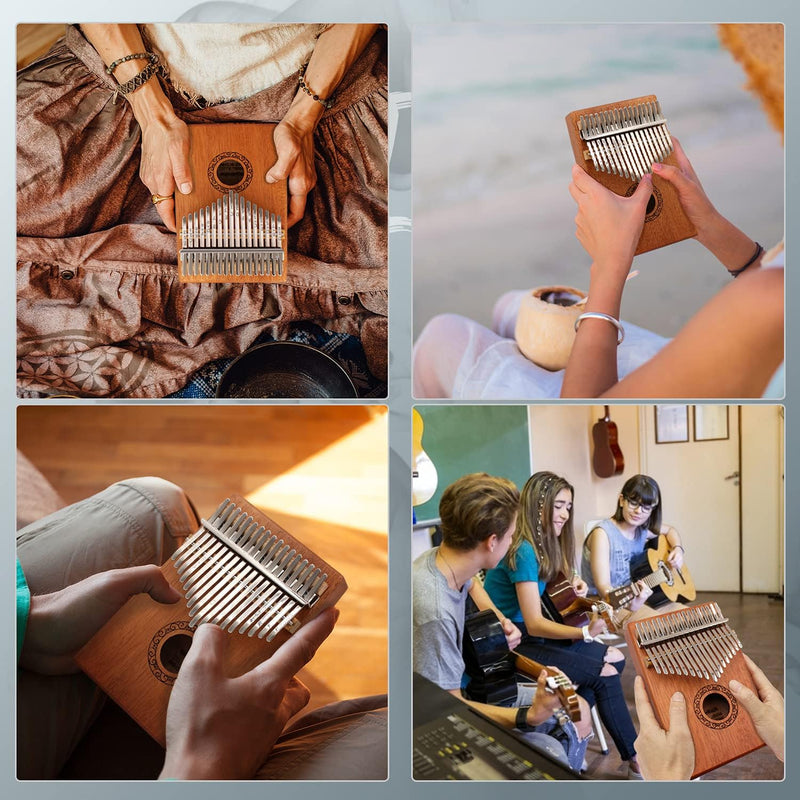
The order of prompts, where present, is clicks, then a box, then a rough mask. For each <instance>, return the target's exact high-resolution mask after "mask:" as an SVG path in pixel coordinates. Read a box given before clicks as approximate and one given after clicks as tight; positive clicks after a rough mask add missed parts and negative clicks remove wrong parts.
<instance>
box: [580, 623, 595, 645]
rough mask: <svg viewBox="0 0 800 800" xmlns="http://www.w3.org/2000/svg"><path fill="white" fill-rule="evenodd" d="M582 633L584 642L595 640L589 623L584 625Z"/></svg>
mask: <svg viewBox="0 0 800 800" xmlns="http://www.w3.org/2000/svg"><path fill="white" fill-rule="evenodd" d="M581 633H582V634H583V641H584V642H593V641H594V637H593V636H592V634H591V633H589V626H588V625H584V626H583V627H582V628H581Z"/></svg>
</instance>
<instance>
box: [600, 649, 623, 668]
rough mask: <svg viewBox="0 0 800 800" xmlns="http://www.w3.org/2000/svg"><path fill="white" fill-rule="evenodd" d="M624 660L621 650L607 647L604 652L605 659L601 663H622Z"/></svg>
mask: <svg viewBox="0 0 800 800" xmlns="http://www.w3.org/2000/svg"><path fill="white" fill-rule="evenodd" d="M624 660H625V656H624V654H623V653H622V651H621V650H619V649H618V648H616V647H609V648H608V650H607V651H606V655H605V658H604V659H603V661H605V662H606V663H607V664H614V663H616V662H617V661H624Z"/></svg>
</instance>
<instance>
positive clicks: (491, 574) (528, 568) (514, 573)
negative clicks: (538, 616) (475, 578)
mask: <svg viewBox="0 0 800 800" xmlns="http://www.w3.org/2000/svg"><path fill="white" fill-rule="evenodd" d="M526 581H532V582H535V583H537V584H538V585H539V595H541V594H542V592H543V591H544V587H545V586H546V584H547V582H546V581H544V580H539V561H538V560H537V558H536V553H535V551H534V549H533V545H532V544H531V543H530V542H523V543H522V544H521V545H520V547H519V550H517V558H516V568H515V569H511V567H510V566H509V565H508V556H506V557H505V558H504V559H503V560H502V561H501V562H500V563H499V564H498V565H497V566H496V567H495V568H494V569H490V570H489V571H488V572H487V573H486V580H485V581H484V588H485V589H486V591H487V592H488V593H489V597H491V598H492V602H493V603H494V604H495V605H496V606H497V608H498V609H499V610H500V611H501V612H502V614H503V616H505V617H508V618H509V619H510V620H511V621H512V622H515V623H520V622H522V610H521V609H520V607H519V600H518V598H517V590H516V587H515V586H514V584H516V583H525V582H526Z"/></svg>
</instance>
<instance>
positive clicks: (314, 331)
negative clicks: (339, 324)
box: [169, 323, 386, 399]
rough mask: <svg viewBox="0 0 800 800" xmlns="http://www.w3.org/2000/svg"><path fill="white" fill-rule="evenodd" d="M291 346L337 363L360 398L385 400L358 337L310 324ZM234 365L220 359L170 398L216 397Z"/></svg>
mask: <svg viewBox="0 0 800 800" xmlns="http://www.w3.org/2000/svg"><path fill="white" fill-rule="evenodd" d="M271 341H274V339H273V338H272V337H271V336H269V335H268V334H263V335H261V336H259V337H258V339H256V341H255V342H254V343H253V346H254V347H255V346H256V345H259V344H264V343H265V342H271ZM288 341H290V342H300V343H301V344H309V345H311V346H312V347H316V348H317V349H318V350H320V351H321V352H323V353H325V355H328V356H330V357H331V358H333V359H335V360H336V361H337V362H338V363H339V365H340V366H341V367H342V368H343V369H344V371H345V372H346V373H347V374H348V375H349V376H350V380H352V381H353V383H354V384H355V387H356V390H357V391H358V396H359V397H365V398H370V397H385V396H386V384H385V383H382V382H380V381H378V380H376V379H375V378H373V377H372V375H371V374H370V372H369V369H368V368H367V361H366V356H365V355H364V348H363V347H361V343H360V342H359V341H358V339H357V338H356V337H355V336H348V335H347V334H345V333H333V332H331V331H326V330H323V329H322V328H320V327H319V326H317V325H313V324H311V323H302V324H299V325H295V326H294V329H293V330H292V333H291V334H290V335H289V337H288ZM232 361H233V359H232V358H221V359H219V360H217V361H212V362H211V363H210V364H206V365H205V366H204V367H201V368H200V369H199V370H197V372H195V374H194V375H192V377H191V378H190V379H189V383H187V384H186V386H184V387H183V389H181V390H180V391H177V392H174V393H173V394H171V395H169V396H170V398H177V399H187V398H189V399H191V398H195V399H196V398H204V397H214V396H215V395H216V393H217V387H218V386H219V382H220V380H221V379H222V375H223V373H224V372H225V370H226V369H227V368H228V365H229V364H230V363H231V362H232Z"/></svg>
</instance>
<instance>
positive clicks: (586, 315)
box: [575, 311, 625, 345]
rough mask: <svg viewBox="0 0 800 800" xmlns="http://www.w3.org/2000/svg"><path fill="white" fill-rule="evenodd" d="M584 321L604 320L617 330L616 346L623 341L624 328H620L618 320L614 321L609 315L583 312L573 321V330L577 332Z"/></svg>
mask: <svg viewBox="0 0 800 800" xmlns="http://www.w3.org/2000/svg"><path fill="white" fill-rule="evenodd" d="M585 319H604V320H605V321H606V322H610V323H611V324H612V325H613V326H614V327H615V328H616V329H617V344H618V345H620V344H622V341H623V339H624V338H625V328H623V327H622V324H621V323H620V321H619V320H618V319H615V318H614V317H612V316H611V314H603V312H602V311H584V312H583V314H581V315H580V316H579V317H578V318H577V319H576V320H575V330H576V331H577V330H578V327H579V326H580V324H581V322H583V320H585Z"/></svg>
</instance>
